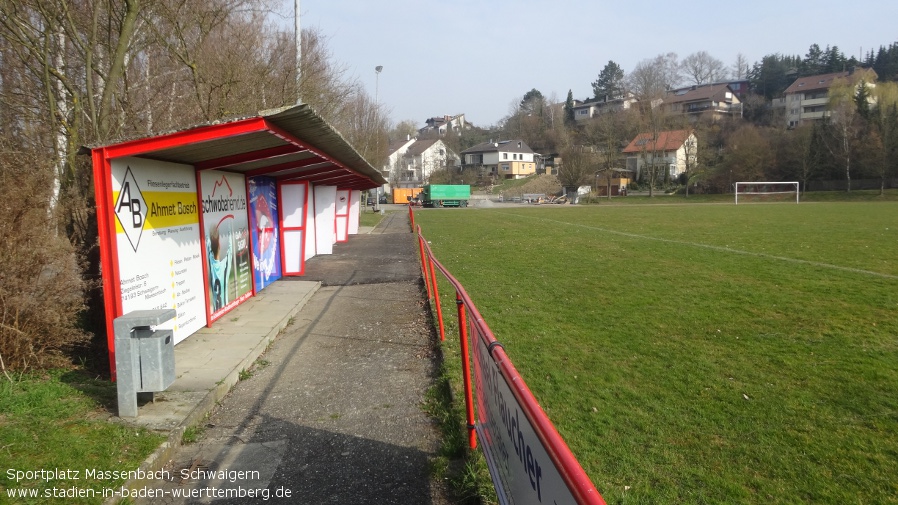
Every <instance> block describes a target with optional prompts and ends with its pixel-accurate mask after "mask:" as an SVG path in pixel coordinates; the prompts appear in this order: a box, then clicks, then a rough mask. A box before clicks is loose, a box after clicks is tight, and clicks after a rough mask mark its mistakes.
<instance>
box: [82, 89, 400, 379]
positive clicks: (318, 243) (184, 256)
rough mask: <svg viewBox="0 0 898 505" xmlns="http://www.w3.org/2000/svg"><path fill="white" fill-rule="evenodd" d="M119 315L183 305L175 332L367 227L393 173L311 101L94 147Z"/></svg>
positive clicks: (110, 311) (110, 303)
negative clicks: (371, 197)
mask: <svg viewBox="0 0 898 505" xmlns="http://www.w3.org/2000/svg"><path fill="white" fill-rule="evenodd" d="M89 151H90V154H91V156H92V158H93V170H94V182H95V192H96V200H97V221H98V225H99V237H100V258H101V262H102V276H103V295H104V303H105V309H106V331H107V343H108V351H109V359H110V366H111V367H112V368H113V374H114V373H115V372H114V368H115V338H114V332H113V326H112V325H113V320H114V319H115V318H116V317H119V316H121V315H124V314H127V313H128V312H131V311H134V310H155V309H175V310H176V312H177V316H176V318H175V319H174V320H173V321H169V322H168V323H166V325H165V326H164V327H165V328H170V329H172V330H173V335H174V341H175V343H177V342H180V341H182V340H184V339H185V338H187V337H188V336H190V335H191V334H192V333H194V332H196V331H197V330H199V329H200V328H202V327H203V326H211V325H212V324H213V323H214V322H215V321H216V320H218V319H219V318H221V316H222V315H224V314H225V313H227V312H228V311H229V310H231V309H233V308H234V307H236V306H237V305H239V304H240V303H242V302H243V301H245V300H247V299H248V298H250V297H252V296H254V295H255V294H256V293H257V292H259V291H261V290H262V289H264V288H265V287H266V286H268V285H269V284H270V283H271V282H273V281H275V280H277V279H279V278H281V277H282V276H294V275H303V273H304V269H305V261H306V260H307V259H309V258H311V257H313V256H315V255H318V254H331V253H332V251H333V246H334V244H335V243H337V242H343V241H346V240H348V237H349V235H352V234H355V233H357V232H358V216H359V211H360V209H361V207H360V206H361V202H360V191H361V190H365V189H372V188H376V187H379V186H381V185H383V184H384V183H385V182H386V181H385V180H384V179H383V177H382V176H381V174H380V173H379V172H378V171H377V170H376V169H375V168H374V167H372V166H371V165H370V164H369V163H368V162H367V161H365V159H364V158H362V156H361V155H360V154H359V153H358V152H356V150H355V149H354V148H353V147H352V146H351V145H349V143H347V142H346V140H345V139H344V138H343V137H342V136H341V135H340V134H339V133H338V132H337V131H335V130H334V129H333V128H332V127H331V126H330V125H329V124H327V122H325V121H324V120H323V119H322V118H321V117H320V116H318V115H317V114H316V113H315V112H314V111H313V110H312V109H311V108H309V106H308V105H305V104H300V105H296V106H292V107H287V108H282V109H276V110H272V111H265V112H261V113H259V115H257V116H254V117H245V118H240V119H233V120H226V121H219V122H214V123H209V124H205V125H200V126H196V127H193V128H189V129H186V130H181V131H176V132H172V133H167V134H163V135H157V136H153V137H147V138H141V139H136V140H129V141H124V142H120V143H116V144H111V145H105V146H99V147H91V148H89Z"/></svg>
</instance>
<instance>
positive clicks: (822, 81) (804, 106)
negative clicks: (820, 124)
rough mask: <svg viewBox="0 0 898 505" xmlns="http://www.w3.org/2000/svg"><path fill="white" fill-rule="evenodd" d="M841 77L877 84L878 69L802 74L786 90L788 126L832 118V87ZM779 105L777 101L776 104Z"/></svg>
mask: <svg viewBox="0 0 898 505" xmlns="http://www.w3.org/2000/svg"><path fill="white" fill-rule="evenodd" d="M840 79H847V80H849V82H852V83H855V84H858V85H859V84H860V82H861V81H864V82H865V83H866V85H867V86H869V87H874V86H875V85H876V84H875V83H876V72H874V71H873V70H872V69H860V70H855V69H851V70H847V71H845V72H834V73H831V74H820V75H809V76H807V77H799V78H798V79H796V80H795V82H793V83H792V85H790V86H789V87H788V88H786V91H785V92H784V93H783V102H782V104H783V105H784V106H785V109H786V126H788V127H789V128H794V127H796V126H798V125H800V124H802V123H805V122H807V121H819V120H821V119H824V118H826V117H829V115H830V110H829V89H830V88H831V87H832V86H833V84H835V83H836V82H838V81H839V80H840ZM775 105H776V104H775Z"/></svg>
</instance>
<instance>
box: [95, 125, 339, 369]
mask: <svg viewBox="0 0 898 505" xmlns="http://www.w3.org/2000/svg"><path fill="white" fill-rule="evenodd" d="M260 132H266V133H270V134H273V135H276V136H277V137H280V138H281V139H283V140H285V141H286V142H289V143H290V144H292V145H293V146H296V149H297V151H296V152H299V151H301V150H307V151H311V152H313V153H314V154H315V155H316V156H317V157H318V158H320V160H319V162H322V163H330V164H332V165H334V166H336V167H337V168H335V169H334V168H328V170H341V169H342V170H346V169H345V167H343V166H342V165H341V164H340V163H338V162H336V161H335V160H334V159H333V158H331V157H330V156H326V155H325V154H324V153H322V152H320V151H319V150H317V149H313V148H312V147H310V146H308V145H307V144H305V143H304V142H302V141H300V140H299V139H297V138H296V137H294V136H293V135H292V134H290V133H289V132H286V131H284V130H282V129H281V128H280V127H278V126H276V125H274V124H272V123H270V122H269V121H268V120H267V119H265V118H264V117H254V118H248V119H242V120H239V121H233V122H230V123H223V124H216V125H210V126H207V127H201V128H195V129H191V130H185V131H180V132H174V133H170V134H166V135H160V136H157V137H149V138H144V139H137V140H132V141H127V142H122V143H120V144H114V145H110V146H105V147H98V148H95V149H93V150H92V152H91V157H92V160H93V174H94V196H95V199H96V208H97V227H98V235H99V242H100V265H101V266H100V269H101V275H102V278H103V305H104V309H105V312H106V348H107V353H108V356H109V368H110V372H111V374H112V380H116V370H115V332H114V329H113V319H115V318H116V317H118V316H121V315H122V301H121V285H120V275H119V269H118V261H117V258H118V250H117V245H116V243H115V238H116V237H115V217H114V215H113V213H112V212H110V209H111V208H112V205H113V203H112V202H111V198H112V188H111V181H110V177H111V174H112V166H111V162H110V160H112V159H115V158H122V157H127V156H138V155H141V154H146V153H149V152H153V151H160V150H164V149H169V148H173V147H179V146H183V145H188V144H198V143H202V142H207V141H211V140H220V139H223V138H230V137H237V136H240V135H247V134H252V133H260ZM283 150H284V151H279V150H277V149H274V150H268V151H266V152H265V153H262V155H263V156H275V155H277V154H284V153H285V152H286V151H293V149H292V148H288V147H284V148H283ZM235 161H236V162H240V161H245V156H244V155H235V156H234V157H233V159H232V160H230V161H229V160H228V159H218V160H212V161H211V162H209V164H208V166H205V165H203V164H199V165H198V166H195V167H194V168H195V169H196V170H197V174H199V171H200V170H201V169H204V168H215V167H217V166H226V165H228V164H230V163H232V162H235ZM245 175H246V176H251V175H256V174H254V173H247V174H245ZM197 188H199V177H197ZM199 223H200V232H201V233H203V216H202V205H200V206H199ZM206 261H207V260H206V258H205V256H204V255H203V265H204V268H208V265H206ZM254 292H255V289H253V293H254ZM208 297H209V294H208V292H206V293H205V298H206V307H207V309H206V312H207V316H206V321H207V324H209V315H208V306H209V300H208Z"/></svg>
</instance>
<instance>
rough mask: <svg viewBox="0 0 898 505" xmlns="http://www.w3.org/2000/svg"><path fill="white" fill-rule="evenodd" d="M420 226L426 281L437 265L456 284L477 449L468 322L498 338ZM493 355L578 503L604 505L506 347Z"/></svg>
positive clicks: (470, 416) (490, 338)
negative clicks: (509, 356)
mask: <svg viewBox="0 0 898 505" xmlns="http://www.w3.org/2000/svg"><path fill="white" fill-rule="evenodd" d="M416 228H417V230H418V238H419V245H420V250H421V263H422V265H430V269H429V270H430V276H429V277H430V280H429V282H428V279H427V277H428V276H427V270H428V269H427V268H424V269H423V270H424V273H425V279H424V280H425V284H428V285H429V284H432V285H433V286H434V287H435V286H436V279H435V272H434V268H436V269H437V270H439V271H440V272H441V273H442V274H443V276H444V277H445V278H446V280H448V281H449V283H450V284H452V286H454V287H455V293H456V294H455V296H456V303H457V304H458V307H459V310H458V318H459V339H460V340H461V342H462V367H463V375H464V377H463V378H462V380H463V382H464V389H465V405H466V416H467V425H468V430H469V444H470V447H471V448H472V449H474V448H476V435H475V431H474V426H475V422H476V419H475V417H474V399H473V393H472V391H471V390H472V386H471V375H470V370H471V367H470V354H469V352H468V332H467V328H468V326H467V325H468V324H470V325H471V327H472V329H473V330H474V333H475V334H476V335H478V336H479V337H480V338H482V339H483V340H484V343H485V345H487V346H490V344H492V343H493V342H496V343H498V341H497V340H496V337H495V336H494V335H493V332H492V330H490V328H489V326H488V325H487V324H486V321H484V320H483V316H481V315H480V311H478V310H477V306H476V305H474V302H473V301H472V300H471V298H470V297H469V296H468V293H467V292H466V291H465V288H464V287H463V286H462V284H461V283H460V282H459V281H458V280H457V279H456V278H455V277H453V276H452V274H451V273H450V272H449V270H448V269H446V267H444V266H443V265H442V263H440V262H439V261H438V260H437V259H436V257H435V256H434V254H433V251H432V250H431V248H430V244H428V243H427V240H425V239H424V235H423V233H422V231H421V226H417V227H416ZM429 294H430V293H428V295H429ZM434 295H435V297H436V299H437V309H438V310H437V312H438V315H437V317H438V319H439V325H440V332H441V334H442V331H443V330H442V328H443V321H442V311H441V310H439V296H437V295H436V293H435V292H434ZM466 311H467V313H469V314H470V316H471V317H470V319H468V318H467V317H466ZM490 356H491V357H492V360H493V361H494V363H495V364H496V366H497V367H498V368H499V372H500V374H501V375H502V377H503V379H504V380H505V382H506V384H507V385H508V387H509V389H510V390H511V392H512V394H513V395H514V397H515V399H516V400H517V401H518V403H519V404H520V406H521V408H522V410H523V411H524V415H525V416H526V418H527V419H528V420H529V421H530V423H531V424H532V425H533V429H534V431H535V432H536V435H537V437H538V438H539V440H540V442H541V443H542V445H543V447H544V448H545V450H546V453H547V454H548V455H549V458H550V459H551V460H552V462H553V463H554V464H555V466H556V468H558V469H559V473H560V474H561V477H562V479H563V480H564V482H565V484H566V485H567V487H568V489H569V491H570V492H571V494H572V495H573V496H574V498H575V499H576V500H577V503H583V504H600V505H604V504H605V501H604V499H603V498H602V496H601V495H600V494H599V492H598V490H596V488H595V486H594V485H593V483H592V481H591V480H590V479H589V476H587V475H586V472H584V471H583V468H582V467H581V466H580V462H579V461H577V459H576V458H575V457H574V455H573V453H571V451H570V449H569V448H568V446H567V444H566V443H565V441H564V439H562V438H561V435H560V434H559V433H558V431H557V430H556V429H555V425H553V424H552V421H550V420H549V417H548V416H547V415H546V413H545V412H544V411H543V409H542V407H540V406H539V402H537V401H536V397H534V396H533V393H532V392H531V391H530V388H528V387H527V384H526V383H525V382H524V379H523V378H522V377H521V375H520V374H519V373H518V371H517V369H515V367H514V365H513V364H512V362H511V360H510V359H509V358H508V355H507V354H506V353H505V350H504V348H503V347H502V346H501V345H495V346H493V347H492V352H491V353H490Z"/></svg>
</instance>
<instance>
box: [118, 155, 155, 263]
mask: <svg viewBox="0 0 898 505" xmlns="http://www.w3.org/2000/svg"><path fill="white" fill-rule="evenodd" d="M146 208H147V205H146V202H145V201H144V199H143V194H142V193H141V192H140V187H139V186H138V185H137V180H136V179H135V178H134V174H132V173H131V167H128V168H127V169H126V170H125V177H124V180H123V181H122V187H121V189H120V190H119V194H118V200H116V202H115V209H114V212H115V217H116V218H118V222H119V226H121V229H122V231H124V232H125V235H126V236H127V237H128V241H129V242H130V243H131V247H133V248H134V250H135V251H137V245H138V244H139V243H140V236H141V235H142V234H143V227H144V225H145V224H146Z"/></svg>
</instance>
